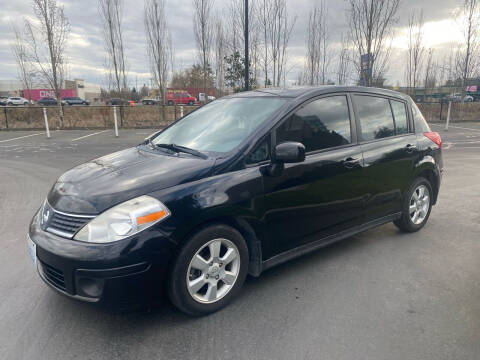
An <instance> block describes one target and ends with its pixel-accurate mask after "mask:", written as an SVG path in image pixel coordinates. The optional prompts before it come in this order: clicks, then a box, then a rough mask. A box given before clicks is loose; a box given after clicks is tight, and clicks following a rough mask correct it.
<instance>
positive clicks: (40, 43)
mask: <svg viewBox="0 0 480 360" xmlns="http://www.w3.org/2000/svg"><path fill="white" fill-rule="evenodd" d="M32 7H33V12H34V14H35V17H36V20H37V21H36V22H35V23H33V22H31V21H28V20H26V21H25V32H26V42H27V46H28V54H29V55H28V56H29V57H30V60H31V63H32V64H33V65H34V66H35V71H36V73H38V76H39V77H40V78H41V80H42V81H43V82H44V83H45V84H48V86H49V87H50V88H51V89H52V90H54V91H55V96H56V98H57V100H58V101H57V102H58V109H59V114H60V122H61V123H63V111H62V102H61V94H60V90H61V89H62V86H63V82H64V79H65V73H66V58H65V48H66V43H67V38H68V35H69V33H70V24H69V22H68V19H67V17H66V16H65V13H64V11H63V6H59V5H57V2H56V0H33V1H32Z"/></svg>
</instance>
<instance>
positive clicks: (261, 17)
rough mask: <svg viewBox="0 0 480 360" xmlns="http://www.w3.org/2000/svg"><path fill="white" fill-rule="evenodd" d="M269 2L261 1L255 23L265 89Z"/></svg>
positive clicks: (267, 63) (267, 62)
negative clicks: (258, 34)
mask: <svg viewBox="0 0 480 360" xmlns="http://www.w3.org/2000/svg"><path fill="white" fill-rule="evenodd" d="M271 7H272V6H271V0H261V3H260V4H259V6H258V12H257V23H258V28H259V33H260V34H261V35H260V36H261V40H260V44H261V47H262V49H261V50H260V54H259V57H260V60H259V61H260V62H261V66H262V71H263V75H264V77H265V80H264V86H265V87H267V86H268V85H269V84H268V83H269V81H268V70H269V64H270V53H269V51H268V48H269V41H270V39H269V37H268V35H269V33H268V24H269V19H270V13H271Z"/></svg>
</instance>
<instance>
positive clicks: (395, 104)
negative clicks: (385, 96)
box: [390, 100, 408, 135]
mask: <svg viewBox="0 0 480 360" xmlns="http://www.w3.org/2000/svg"><path fill="white" fill-rule="evenodd" d="M390 104H391V105H392V111H393V117H394V120H395V134H396V135H402V134H407V133H408V120H407V109H406V107H405V103H403V102H401V101H395V100H390Z"/></svg>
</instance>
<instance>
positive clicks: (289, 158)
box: [274, 141, 305, 163]
mask: <svg viewBox="0 0 480 360" xmlns="http://www.w3.org/2000/svg"><path fill="white" fill-rule="evenodd" d="M274 155H275V156H274V159H275V161H276V162H279V163H299V162H302V161H304V160H305V146H304V145H303V144H302V143H299V142H294V141H288V142H284V143H281V144H278V145H277V146H275V154H274Z"/></svg>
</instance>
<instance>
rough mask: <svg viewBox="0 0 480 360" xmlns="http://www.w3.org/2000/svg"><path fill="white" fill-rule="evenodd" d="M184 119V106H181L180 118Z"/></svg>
mask: <svg viewBox="0 0 480 360" xmlns="http://www.w3.org/2000/svg"><path fill="white" fill-rule="evenodd" d="M182 117H183V105H180V118H182Z"/></svg>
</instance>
